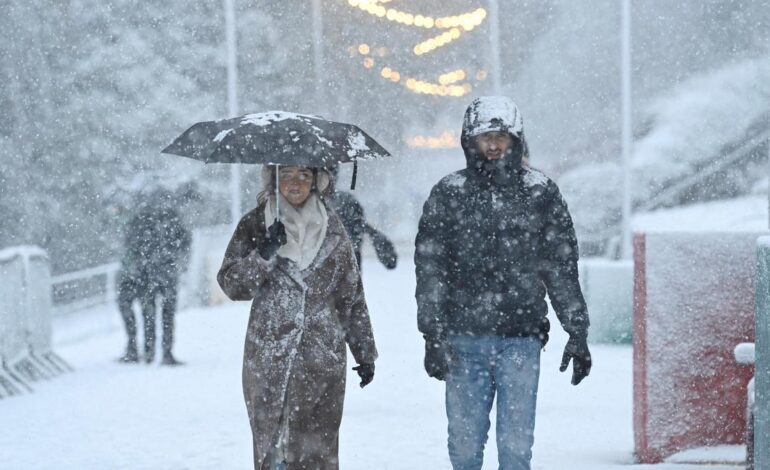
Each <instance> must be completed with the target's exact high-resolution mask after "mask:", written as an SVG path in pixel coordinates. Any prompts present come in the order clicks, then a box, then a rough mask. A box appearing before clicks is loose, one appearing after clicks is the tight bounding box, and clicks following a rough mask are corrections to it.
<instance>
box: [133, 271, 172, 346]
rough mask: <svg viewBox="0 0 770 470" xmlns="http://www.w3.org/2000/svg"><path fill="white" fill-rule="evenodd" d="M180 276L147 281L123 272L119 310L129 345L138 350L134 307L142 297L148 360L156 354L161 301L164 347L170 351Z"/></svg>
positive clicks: (141, 303)
mask: <svg viewBox="0 0 770 470" xmlns="http://www.w3.org/2000/svg"><path fill="white" fill-rule="evenodd" d="M176 299H177V279H175V278H174V279H161V280H148V279H141V278H138V279H137V278H132V277H129V276H126V275H122V276H121V278H120V280H119V281H118V309H119V310H120V315H121V316H122V317H123V322H124V324H125V326H126V335H127V336H128V347H129V348H133V349H134V350H136V346H137V345H136V316H135V315H134V310H133V308H132V305H133V302H134V300H139V303H140V305H141V309H142V317H143V320H144V355H145V359H148V360H151V359H152V358H154V357H155V338H156V324H155V323H156V320H155V319H156V317H157V315H156V312H157V303H158V301H160V304H161V324H162V328H163V339H162V347H163V353H164V354H170V353H171V349H172V348H173V345H174V314H175V313H176Z"/></svg>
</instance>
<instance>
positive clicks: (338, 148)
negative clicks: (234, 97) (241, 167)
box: [163, 111, 390, 470]
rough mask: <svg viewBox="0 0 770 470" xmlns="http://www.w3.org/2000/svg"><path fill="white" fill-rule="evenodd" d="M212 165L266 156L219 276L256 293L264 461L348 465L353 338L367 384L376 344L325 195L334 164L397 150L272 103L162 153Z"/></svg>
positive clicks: (258, 461)
mask: <svg viewBox="0 0 770 470" xmlns="http://www.w3.org/2000/svg"><path fill="white" fill-rule="evenodd" d="M163 153H170V154H174V155H181V156H184V157H188V158H193V159H196V160H200V161H203V162H206V163H246V164H261V165H264V167H263V179H264V181H263V183H264V184H263V188H264V191H263V192H262V193H261V194H260V195H259V197H258V201H257V202H258V204H257V207H256V209H254V210H252V211H251V212H249V213H247V214H246V215H245V216H244V217H243V218H242V219H241V221H240V222H239V223H238V226H237V227H236V229H235V233H234V234H233V236H232V239H231V240H230V244H229V246H228V247H227V251H226V253H225V257H224V261H223V262H222V267H221V268H220V270H219V274H218V275H217V280H218V281H219V285H220V286H221V287H222V290H223V291H224V292H225V293H226V294H227V296H228V297H230V298H231V299H233V300H251V301H252V305H251V316H250V317H249V323H248V327H247V332H246V346H245V351H244V358H243V392H244V397H245V399H246V408H247V409H248V414H249V421H250V424H251V430H252V436H253V448H254V468H255V469H257V470H272V469H286V470H294V469H313V470H316V469H322V470H327V469H328V470H333V469H337V468H338V458H337V453H338V452H337V449H338V435H339V427H340V421H341V418H342V406H343V401H344V394H345V362H346V351H345V344H347V345H348V347H349V348H350V350H351V352H352V353H353V357H354V358H355V360H356V362H357V363H358V366H357V367H354V368H353V369H354V370H356V371H357V372H358V375H359V376H360V377H361V387H363V386H365V385H367V384H368V383H370V382H371V381H372V379H373V378H374V361H375V359H377V350H376V348H375V345H374V338H373V337H372V328H371V322H370V320H369V313H368V310H367V307H366V301H365V299H364V292H363V287H362V283H361V275H360V273H359V271H358V267H357V263H356V258H355V256H354V254H353V247H352V245H351V242H350V240H349V238H348V236H347V234H346V233H345V229H344V227H343V225H342V223H341V222H340V220H339V219H338V217H337V215H336V214H335V213H334V211H333V210H331V209H330V208H329V206H327V204H326V202H325V200H324V197H325V196H326V195H328V193H329V192H330V191H331V186H332V180H331V177H330V175H329V173H328V172H327V171H325V170H324V169H323V168H329V167H332V166H334V165H337V164H339V163H345V162H353V164H354V167H353V180H352V183H351V189H352V188H353V187H354V186H355V175H356V166H357V163H358V161H359V160H368V159H373V158H383V157H388V156H390V154H389V153H388V152H387V150H385V149H384V148H383V147H382V146H381V145H380V144H378V143H377V142H376V141H375V140H374V139H372V138H371V137H370V136H369V135H368V134H366V133H365V132H364V131H362V130H361V129H359V128H358V127H357V126H355V125H352V124H345V123H340V122H334V121H328V120H325V119H323V118H320V117H318V116H310V115H304V114H295V113H287V112H284V111H269V112H265V113H255V114H248V115H245V116H241V117H236V118H230V119H221V120H217V121H205V122H199V123H197V124H195V125H193V126H192V127H190V128H189V129H187V130H186V131H185V132H184V133H183V134H182V135H181V136H179V137H177V139H175V141H174V142H172V143H171V145H169V146H168V147H166V148H165V149H164V150H163Z"/></svg>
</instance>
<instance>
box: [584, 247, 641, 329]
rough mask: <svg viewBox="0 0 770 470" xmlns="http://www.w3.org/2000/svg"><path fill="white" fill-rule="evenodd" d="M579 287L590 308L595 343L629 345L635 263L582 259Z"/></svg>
mask: <svg viewBox="0 0 770 470" xmlns="http://www.w3.org/2000/svg"><path fill="white" fill-rule="evenodd" d="M578 268H579V270H580V285H581V287H582V289H583V296H584V297H585V300H586V304H587V305H588V314H589V315H590V317H591V328H590V330H589V331H590V334H589V337H588V340H589V341H590V342H592V343H630V342H631V336H632V327H631V316H632V312H633V290H634V289H633V286H634V263H633V261H630V260H621V261H614V260H608V259H602V258H586V259H581V260H580V262H579V263H578Z"/></svg>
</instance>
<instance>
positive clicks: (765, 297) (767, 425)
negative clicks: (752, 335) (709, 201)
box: [754, 237, 770, 470]
mask: <svg viewBox="0 0 770 470" xmlns="http://www.w3.org/2000/svg"><path fill="white" fill-rule="evenodd" d="M756 295H757V297H756V318H755V327H756V333H757V334H756V343H755V357H754V361H755V375H754V468H755V469H757V470H770V237H760V238H759V239H758V240H757V294H756Z"/></svg>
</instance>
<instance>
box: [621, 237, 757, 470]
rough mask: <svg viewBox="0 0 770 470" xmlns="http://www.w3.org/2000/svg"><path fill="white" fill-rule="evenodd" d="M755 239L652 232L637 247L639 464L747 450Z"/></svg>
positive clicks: (636, 412) (636, 242) (636, 430)
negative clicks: (722, 449) (739, 358)
mask: <svg viewBox="0 0 770 470" xmlns="http://www.w3.org/2000/svg"><path fill="white" fill-rule="evenodd" d="M758 235H759V234H757V233H647V234H637V235H636V236H635V239H634V271H635V272H634V341H633V343H634V439H635V453H636V457H637V459H638V460H639V461H640V462H642V463H657V462H660V461H662V460H663V459H664V458H665V457H666V456H668V455H671V454H673V453H675V452H678V451H681V450H684V449H691V448H696V447H704V446H716V445H722V444H740V443H743V439H744V433H745V427H746V419H745V410H746V386H747V383H748V382H749V380H750V379H751V376H752V373H753V368H752V367H750V366H736V365H735V364H734V359H733V357H732V355H733V348H734V347H735V345H736V344H738V343H743V342H751V341H753V340H754V294H755V292H754V276H755V271H756V270H755V254H754V253H755V244H756V239H757V236H758Z"/></svg>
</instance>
